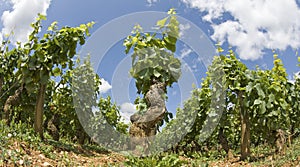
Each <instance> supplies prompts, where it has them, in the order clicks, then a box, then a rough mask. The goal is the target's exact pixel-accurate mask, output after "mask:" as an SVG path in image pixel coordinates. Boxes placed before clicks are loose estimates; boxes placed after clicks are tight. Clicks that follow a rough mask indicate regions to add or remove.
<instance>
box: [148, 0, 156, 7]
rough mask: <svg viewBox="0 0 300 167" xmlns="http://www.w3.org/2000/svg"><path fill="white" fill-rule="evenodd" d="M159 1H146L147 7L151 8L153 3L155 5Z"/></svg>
mask: <svg viewBox="0 0 300 167" xmlns="http://www.w3.org/2000/svg"><path fill="white" fill-rule="evenodd" d="M158 1H159V0H147V3H148V6H152V5H153V4H154V3H157V2H158Z"/></svg>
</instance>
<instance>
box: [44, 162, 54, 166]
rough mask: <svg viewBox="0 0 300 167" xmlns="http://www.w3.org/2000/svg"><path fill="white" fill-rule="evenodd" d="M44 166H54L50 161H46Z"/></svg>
mask: <svg viewBox="0 0 300 167" xmlns="http://www.w3.org/2000/svg"><path fill="white" fill-rule="evenodd" d="M43 166H52V165H51V164H50V163H49V162H44V163H43Z"/></svg>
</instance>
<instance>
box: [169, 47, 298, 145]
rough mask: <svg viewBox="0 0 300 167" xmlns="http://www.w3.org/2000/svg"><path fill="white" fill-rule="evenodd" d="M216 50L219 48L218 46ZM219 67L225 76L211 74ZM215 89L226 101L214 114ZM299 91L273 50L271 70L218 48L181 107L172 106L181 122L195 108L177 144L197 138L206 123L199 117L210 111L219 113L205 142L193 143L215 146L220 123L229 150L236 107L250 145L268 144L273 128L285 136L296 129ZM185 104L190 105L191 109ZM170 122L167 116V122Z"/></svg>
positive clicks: (236, 138)
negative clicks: (244, 115)
mask: <svg viewBox="0 0 300 167" xmlns="http://www.w3.org/2000/svg"><path fill="white" fill-rule="evenodd" d="M218 50H219V51H220V52H223V49H222V48H220V47H219V48H218ZM220 68H221V69H223V70H221V71H223V72H224V73H223V74H222V73H221V75H223V77H224V78H225V80H223V79H221V78H217V77H216V76H218V75H220V73H218V72H216V71H218V70H217V69H220ZM213 80H216V81H220V82H219V83H222V82H223V85H225V87H224V88H225V90H224V89H223V90H222V87H219V88H218V87H216V85H213V83H214V81H213ZM215 83H217V82H215ZM218 89H220V91H219V93H222V92H225V99H226V101H225V102H224V104H225V105H224V106H222V107H223V113H214V111H213V110H214V108H213V106H214V105H216V104H217V103H215V104H214V102H215V100H214V99H212V98H214V97H223V96H222V95H221V96H219V95H218V91H217V90H218ZM241 92H242V97H243V98H242V99H239V98H238V94H240V93H241ZM299 92H300V91H299V78H297V79H296V80H295V83H291V82H288V80H287V73H286V71H285V68H284V66H283V64H282V62H281V60H280V59H279V58H278V56H277V55H276V54H275V55H274V67H273V68H272V69H271V70H261V69H259V68H257V69H256V70H249V69H248V68H247V67H246V66H245V65H244V64H243V63H241V62H240V61H239V60H238V59H237V58H236V56H235V54H234V52H233V51H229V53H228V54H227V55H222V53H220V56H217V57H215V58H214V60H213V63H212V65H211V66H210V67H209V70H208V73H207V77H206V78H205V79H203V82H202V87H201V88H199V89H195V90H194V91H193V94H192V96H191V98H190V99H189V100H187V101H186V103H185V105H184V108H183V109H178V111H177V114H176V118H177V119H179V120H182V121H184V119H185V117H184V116H185V115H191V114H190V112H196V118H195V122H194V124H193V126H192V127H191V130H190V131H189V133H188V134H187V136H186V137H185V138H184V140H183V141H182V142H181V143H180V144H179V145H185V144H184V143H190V142H191V141H194V142H195V141H199V138H200V139H201V137H203V133H202V132H201V129H203V128H204V127H205V125H206V124H207V122H206V121H205V120H206V119H208V118H210V115H211V114H212V113H214V114H222V115H220V116H221V119H220V120H219V125H218V126H217V128H216V129H215V131H214V132H213V133H212V134H211V135H210V136H207V138H206V139H207V140H206V141H204V142H203V143H202V144H201V143H199V144H200V145H202V146H203V145H205V147H208V149H209V148H212V147H214V146H215V145H218V144H219V139H218V133H219V129H220V128H222V129H223V133H224V135H225V138H226V139H227V141H228V144H229V146H230V147H231V148H232V149H236V148H238V147H239V146H240V144H239V142H240V139H241V136H240V134H241V128H240V124H241V122H240V109H241V108H242V109H243V110H244V111H245V112H247V113H248V114H249V119H250V126H251V129H250V131H251V143H252V144H254V145H260V144H264V143H269V144H270V145H274V142H275V136H276V131H277V130H279V129H281V130H284V131H285V132H286V134H287V136H286V137H288V136H289V135H292V136H297V135H298V134H299V124H298V123H297V122H299V117H300V115H299V114H300V112H299V111H300V108H299V99H300V98H299V97H300V96H299ZM189 106H193V108H191V107H189ZM181 113H183V114H181ZM191 120H193V119H191ZM174 121H175V120H172V121H171V123H170V125H172V124H173V123H174ZM216 121H218V120H216ZM179 122H180V121H179ZM210 123H213V122H210ZM168 126H169V125H168ZM168 126H167V127H168ZM200 141H201V140H200ZM185 146H187V145H185ZM198 149H199V148H198ZM201 149H203V148H200V150H201Z"/></svg>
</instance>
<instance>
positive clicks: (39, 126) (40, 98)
mask: <svg viewBox="0 0 300 167" xmlns="http://www.w3.org/2000/svg"><path fill="white" fill-rule="evenodd" d="M46 87H47V84H40V88H39V91H38V95H37V99H36V109H35V114H34V130H35V132H36V133H38V134H39V135H40V137H41V138H42V139H44V135H43V113H44V101H45V93H46Z"/></svg>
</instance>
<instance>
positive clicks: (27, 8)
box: [0, 0, 300, 119]
mask: <svg viewBox="0 0 300 167" xmlns="http://www.w3.org/2000/svg"><path fill="white" fill-rule="evenodd" d="M299 6H300V2H299V0H265V1H261V0H253V1H252V0H243V1H235V0H227V1H223V0H109V1H101V0H85V1H82V0H0V15H1V21H0V40H2V38H3V36H4V35H5V34H8V33H10V32H12V31H13V32H14V36H13V38H12V40H13V41H22V42H24V41H26V37H27V35H28V33H29V32H30V31H31V28H30V26H29V24H30V23H31V22H33V21H34V19H35V17H36V15H37V13H43V14H45V15H47V21H45V22H44V23H43V25H44V27H47V26H48V25H50V24H51V23H52V22H53V21H58V23H59V25H60V26H65V25H68V26H78V25H79V24H82V23H87V22H90V21H95V22H96V24H95V25H94V27H93V29H92V30H91V33H92V36H91V37H90V38H89V39H88V41H87V45H86V46H83V47H82V48H79V51H80V50H81V49H82V50H81V51H82V52H81V53H84V54H86V53H92V55H91V56H92V57H94V58H95V60H94V62H95V61H98V60H97V58H98V57H97V56H99V55H98V54H99V53H97V51H98V50H97V49H99V48H100V49H101V47H104V45H100V44H101V42H103V41H104V42H105V40H106V39H109V38H111V37H113V36H116V39H115V40H114V41H112V42H113V43H112V44H111V45H109V47H108V48H107V49H106V50H105V51H106V52H104V54H103V58H102V59H101V61H100V60H99V62H97V63H96V64H97V65H99V66H97V67H98V68H97V69H95V70H96V71H97V73H98V74H99V75H100V76H101V77H103V86H102V87H101V89H102V92H103V94H106V95H107V94H109V95H111V96H113V98H114V100H115V101H116V102H117V104H118V105H120V106H121V109H122V111H123V113H124V114H123V115H124V117H126V119H128V116H129V115H130V114H132V111H133V109H134V106H133V105H132V102H133V101H134V99H135V97H136V96H137V95H136V93H135V91H136V90H135V88H134V81H133V80H132V79H131V78H130V77H129V76H128V73H127V70H128V69H129V67H130V63H128V62H130V61H129V60H130V56H126V55H125V53H124V47H123V46H122V40H123V39H124V38H125V37H126V35H129V34H130V27H131V25H132V26H133V25H134V24H136V23H139V22H138V21H139V19H137V21H136V22H134V21H130V20H126V19H128V17H127V16H128V15H131V16H136V17H137V18H138V17H139V16H142V13H144V14H145V13H146V15H145V16H144V15H143V17H144V18H140V19H141V20H140V21H141V22H143V21H145V20H147V21H146V22H145V25H146V24H148V23H149V25H147V26H148V27H147V28H149V27H150V28H151V25H150V23H151V24H152V23H155V22H151V21H149V20H151V18H150V17H151V16H150V14H149V13H147V12H150V11H152V12H154V13H156V14H158V13H159V12H166V11H168V10H169V9H170V8H175V9H176V10H177V13H178V16H180V17H181V18H182V19H185V22H184V23H182V25H181V29H182V36H181V41H180V42H179V43H178V46H177V52H176V56H177V57H178V58H181V60H182V61H183V62H184V63H186V64H185V67H187V68H186V70H187V71H186V72H187V73H184V76H183V77H182V79H181V81H180V83H178V84H175V85H174V87H173V88H172V89H169V100H168V109H169V110H170V111H172V112H175V109H176V107H177V106H179V104H180V103H181V102H182V100H184V99H186V98H187V94H189V93H185V92H189V90H190V89H191V84H192V83H194V82H196V83H195V84H196V85H197V86H199V84H200V82H201V78H202V77H203V76H205V70H206V69H205V66H207V65H208V63H209V61H208V62H205V61H206V60H207V59H211V58H212V56H213V55H214V48H213V45H214V44H215V43H217V42H218V41H219V42H222V44H223V46H224V48H225V49H226V48H228V47H229V46H232V47H233V49H234V50H235V51H236V52H237V54H238V56H239V58H240V59H241V60H242V61H243V62H244V63H245V64H246V65H247V66H248V67H249V68H255V66H256V65H259V66H260V67H261V68H262V69H268V68H271V67H272V61H273V57H272V54H273V53H272V50H275V51H276V52H277V53H278V54H279V55H280V58H281V59H282V60H283V62H284V65H285V67H286V69H287V72H288V74H289V77H290V79H292V78H293V75H294V73H296V72H298V71H299V68H298V67H297V66H296V65H297V55H296V51H297V50H298V49H299V48H300V7H299ZM136 12H139V13H136ZM153 15H155V14H153ZM133 18H134V17H133ZM156 18H159V15H158V16H157V17H155V19H156ZM161 18H163V15H162V16H161ZM118 19H119V20H118ZM152 19H153V18H152ZM114 21H115V22H116V21H117V22H119V24H116V25H118V26H114V27H112V29H111V31H108V33H105V34H104V35H102V36H99V35H98V34H101V31H103V29H101V28H103V27H104V26H105V25H106V26H108V27H109V26H113V25H114V24H113V22H114ZM122 21H123V22H124V23H123V22H122ZM121 22H122V23H121ZM125 24H126V25H125ZM153 25H154V24H153ZM126 26H128V27H129V28H128V30H127V29H126V28H124V27H126ZM195 27H196V28H195ZM147 28H146V29H147ZM197 28H198V29H200V30H201V32H197V33H195V32H196V31H192V30H196V29H197ZM198 29H197V30H198ZM122 30H123V31H124V32H123V31H122ZM121 31H122V34H121V35H119V36H118V35H116V34H118V33H120V32H121ZM126 31H128V32H126ZM200 35H201V36H204V37H203V38H201V39H203V40H201V39H199V41H198V42H199V45H200V44H201V45H202V44H203V45H202V46H195V43H197V40H194V42H193V44H192V46H191V45H190V44H191V43H189V42H188V41H189V39H190V38H191V41H192V40H193V39H196V36H200ZM93 40H95V41H96V43H95V41H94V42H93ZM97 42H99V45H98V43H97ZM206 44H207V45H206ZM197 49H199V52H197ZM199 53H200V55H199ZM184 63H183V64H184ZM95 67H96V66H95ZM126 74H127V75H126ZM190 76H191V77H190ZM189 77H190V78H189Z"/></svg>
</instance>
